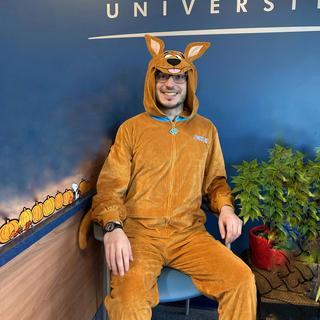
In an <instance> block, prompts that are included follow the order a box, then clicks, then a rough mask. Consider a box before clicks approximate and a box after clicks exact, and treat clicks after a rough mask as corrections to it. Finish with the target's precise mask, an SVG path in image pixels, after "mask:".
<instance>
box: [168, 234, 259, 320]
mask: <svg viewBox="0 0 320 320" xmlns="http://www.w3.org/2000/svg"><path fill="white" fill-rule="evenodd" d="M169 252H170V261H171V262H170V266H171V267H173V268H176V269H179V270H181V271H183V272H185V273H186V274H189V275H190V276H191V277H192V281H193V283H194V284H195V286H196V287H197V288H198V290H199V291H201V292H202V293H203V294H204V295H206V296H207V297H209V298H212V299H215V300H217V301H218V302H219V309H218V312H219V320H255V319H256V287H255V280H254V275H253V273H252V272H251V270H250V268H249V267H248V266H247V265H246V264H245V263H244V262H243V261H242V260H241V259H240V258H239V257H237V256H236V255H234V254H233V253H232V252H231V251H230V250H229V249H228V248H226V247H225V246H224V245H223V244H222V243H221V242H220V241H217V240H215V239H214V238H212V236H211V235H210V234H208V233H207V232H205V231H203V232H202V231H201V232H197V233H194V234H192V235H189V236H188V237H185V238H184V239H181V238H180V241H178V242H176V243H174V244H173V245H172V246H171V247H170V251H169Z"/></svg>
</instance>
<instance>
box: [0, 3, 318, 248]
mask: <svg viewBox="0 0 320 320" xmlns="http://www.w3.org/2000/svg"><path fill="white" fill-rule="evenodd" d="M138 2H139V3H140V4H141V6H142V5H143V1H138ZM216 2H217V1H216ZM107 3H109V4H110V5H111V7H112V8H114V3H118V4H119V16H118V17H117V18H115V19H110V18H108V17H107V15H106V13H105V9H106V4H107ZM133 3H134V1H127V0H126V1H125V0H123V1H106V2H105V1H83V0H81V1H74V0H66V1H61V0H60V1H59V0H58V1H55V2H52V1H51V2H49V1H43V0H42V1H40V0H26V1H23V2H21V1H17V0H12V1H10V2H5V3H4V2H3V3H1V5H0V7H1V10H0V26H1V28H0V39H1V44H0V46H1V50H0V108H1V109H0V110H1V111H0V112H1V120H0V121H1V126H0V148H1V158H0V180H1V189H2V190H1V193H0V212H1V214H2V215H5V216H10V217H15V216H17V215H18V214H19V211H17V208H16V207H14V206H13V208H12V210H11V211H10V210H8V206H4V205H3V204H4V203H5V202H6V201H9V200H10V199H15V197H24V198H28V197H29V198H30V199H33V197H34V190H35V189H39V188H45V187H46V186H47V185H48V184H50V185H54V184H55V182H58V181H61V179H63V178H64V177H68V176H72V175H73V174H74V170H75V169H77V168H78V170H80V171H81V170H82V169H81V168H82V167H83V166H84V163H87V162H88V161H89V162H92V163H93V164H96V170H97V168H99V166H100V165H101V163H102V160H103V158H104V157H105V155H106V153H107V150H108V147H109V145H110V142H111V141H112V139H113V137H114V134H115V131H116V128H117V127H118V125H119V124H120V123H121V122H122V121H123V120H125V119H126V118H128V117H130V116H132V115H134V114H136V113H138V112H142V111H143V105H142V99H143V83H144V76H145V71H146V67H147V62H148V61H149V58H150V57H149V53H148V52H147V49H146V47H145V42H144V39H143V38H130V39H105V40H90V41H89V40H88V37H91V36H100V35H113V34H127V33H138V32H141V33H149V32H163V31H175V30H195V29H215V28H218V29H221V28H254V27H294V26H319V25H320V9H319V8H317V6H319V5H318V2H317V1H316V0H315V1H301V0H300V1H299V0H298V1H297V6H296V9H295V10H292V1H291V0H287V1H284V0H281V1H280V0H278V1H273V3H274V4H275V8H274V10H273V11H271V12H266V11H264V8H265V7H267V5H266V4H265V2H264V1H262V0H261V1H253V0H251V1H250V0H248V4H247V6H246V8H247V12H239V13H237V11H236V3H237V1H235V0H234V1H231V0H229V1H222V0H221V1H220V7H219V10H220V12H219V13H218V14H210V1H205V0H201V1H199V0H198V1H194V5H193V8H192V10H191V13H190V14H189V15H187V14H186V13H185V9H184V7H183V2H182V1H168V3H167V5H168V8H167V16H163V11H162V5H163V2H162V1H146V3H147V5H148V15H147V16H146V17H143V16H142V15H141V14H139V15H138V17H134V16H133ZM185 3H186V5H187V6H189V5H190V4H191V1H185ZM112 10H113V9H112ZM163 39H164V40H165V42H166V47H167V48H172V49H180V50H181V51H183V50H184V48H185V46H186V45H187V44H188V43H189V42H192V41H210V42H212V47H211V48H210V49H209V50H208V51H207V53H206V54H205V55H204V56H203V57H202V58H201V59H199V60H198V61H196V63H195V64H196V65H197V68H198V72H199V89H198V97H199V99H200V109H199V112H200V113H201V114H202V115H204V116H207V117H208V118H210V119H212V121H213V122H214V123H215V124H216V125H217V127H218V129H219V132H220V139H221V143H222V147H223V150H224V154H225V160H226V164H227V167H228V171H229V173H231V174H233V170H232V165H233V164H236V163H239V162H241V161H242V160H244V159H245V160H250V159H252V158H255V157H258V158H265V157H266V156H267V149H268V148H269V147H271V146H272V145H273V144H274V143H275V142H279V141H282V142H283V143H285V144H289V145H291V146H294V147H297V148H300V149H301V150H303V151H305V152H307V153H309V154H312V153H313V150H314V148H315V147H318V146H319V145H320V143H319V141H320V136H319V132H320V131H319V123H320V121H319V119H320V103H319V101H320V99H319V94H320V59H319V57H320V32H296V33H286V32H285V33H263V34H240V35H239V34H238V35H237V34H226V35H203V36H179V37H163ZM92 170H93V169H92ZM83 171H85V170H84V169H83ZM83 174H84V175H88V174H89V175H90V174H94V172H89V173H88V172H87V171H86V172H83ZM21 209H22V208H21ZM210 222H211V219H210ZM0 224H1V221H0ZM213 224H214V223H213ZM210 228H211V227H210ZM245 247H246V237H245V236H244V237H243V238H242V240H241V241H239V242H238V243H237V244H236V245H235V250H236V251H237V252H238V253H239V252H241V251H242V250H243V249H244V248H245Z"/></svg>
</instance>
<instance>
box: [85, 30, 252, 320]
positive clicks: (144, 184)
mask: <svg viewBox="0 0 320 320" xmlns="http://www.w3.org/2000/svg"><path fill="white" fill-rule="evenodd" d="M146 42H147V46H148V49H149V51H150V53H151V55H152V59H151V61H150V63H149V67H148V71H147V75H146V81H145V93H144V105H145V109H146V112H145V113H141V114H139V115H137V116H135V117H133V118H131V119H129V120H127V121H125V122H124V123H123V124H122V125H121V126H120V128H119V130H118V133H117V136H116V139H115V142H114V145H113V146H112V147H111V150H110V153H109V155H108V158H107V160H106V162H105V164H104V166H103V168H102V171H101V173H100V176H99V179H98V183H97V195H96V196H95V197H94V199H93V204H92V210H91V211H90V212H89V213H88V214H87V215H86V216H85V218H84V219H83V221H82V224H81V227H80V233H79V242H80V247H81V248H85V247H86V241H87V240H86V238H87V232H88V229H89V225H90V222H91V220H94V221H97V222H98V223H100V224H101V225H103V226H104V225H106V224H107V223H108V222H110V221H120V222H121V223H122V224H123V228H124V231H125V233H126V235H127V236H128V238H129V240H130V243H131V247H132V251H133V259H134V260H133V261H132V262H131V263H130V269H129V271H128V272H127V273H126V274H125V275H124V276H123V277H121V276H119V275H113V276H112V282H111V288H112V291H111V295H110V296H108V297H106V300H105V303H106V307H107V309H108V314H109V318H110V319H111V320H122V319H123V320H131V319H141V320H147V319H151V308H152V307H153V306H155V305H156V304H157V303H158V300H159V299H158V291H157V277H158V276H159V274H160V272H161V268H162V267H163V266H164V265H167V266H170V267H172V268H176V269H179V270H182V271H183V272H185V273H187V274H189V275H190V276H191V277H192V280H193V282H194V284H195V285H196V287H197V288H198V289H199V290H200V291H201V292H203V294H205V295H206V296H208V297H211V298H214V299H217V300H218V301H219V315H220V317H219V319H221V320H253V319H255V309H256V297H255V285H254V279H253V275H252V272H251V271H250V269H249V268H248V267H247V266H246V265H245V264H244V263H243V262H242V261H241V260H240V259H239V258H238V257H236V256H235V255H234V254H233V253H232V252H231V251H230V250H228V249H227V248H226V247H225V246H223V245H222V244H221V243H220V242H219V241H216V240H215V239H213V238H212V236H211V235H209V234H208V233H207V232H206V230H205V227H204V223H205V220H206V218H205V214H204V212H203V211H202V210H201V209H200V206H201V202H202V198H203V197H207V198H208V200H209V203H210V207H211V209H212V210H213V211H215V212H217V213H219V211H220V209H221V207H222V206H224V205H229V206H232V197H231V195H230V188H229V186H228V185H227V183H226V172H225V167H224V160H223V155H222V152H221V148H220V144H219V139H218V134H217V130H216V128H215V126H214V125H213V124H212V123H211V121H209V120H208V119H206V118H204V117H202V116H200V115H198V114H197V109H198V100H197V97H196V95H195V91H196V87H197V73H196V69H195V66H194V65H193V63H192V61H194V60H195V59H197V58H199V57H200V56H201V55H202V54H203V53H204V52H205V51H206V49H207V48H208V47H209V44H208V43H202V42H196V43H191V44H189V45H188V46H187V48H186V50H185V52H184V53H181V52H179V51H172V50H169V51H164V43H163V42H162V41H161V40H160V39H158V38H156V37H152V36H146ZM157 70H160V71H161V72H163V73H167V74H172V75H177V74H183V73H185V72H186V73H187V81H188V83H187V97H186V100H185V103H184V111H183V113H182V114H180V115H179V116H178V117H176V118H175V119H174V120H173V121H171V120H170V119H169V118H168V117H166V115H165V114H164V113H163V112H162V111H161V110H160V109H159V108H158V107H157V103H156V99H155V73H156V71H157Z"/></svg>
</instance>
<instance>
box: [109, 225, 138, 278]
mask: <svg viewBox="0 0 320 320" xmlns="http://www.w3.org/2000/svg"><path fill="white" fill-rule="evenodd" d="M103 242H104V252H105V255H106V261H107V266H108V268H109V269H110V270H112V273H113V274H115V275H118V274H120V276H123V275H124V273H125V272H128V271H129V264H130V261H133V256H132V250H131V244H130V241H129V239H128V237H127V236H126V234H125V233H124V231H123V230H122V229H120V228H118V229H114V230H113V231H111V232H107V233H106V234H105V235H104V237H103Z"/></svg>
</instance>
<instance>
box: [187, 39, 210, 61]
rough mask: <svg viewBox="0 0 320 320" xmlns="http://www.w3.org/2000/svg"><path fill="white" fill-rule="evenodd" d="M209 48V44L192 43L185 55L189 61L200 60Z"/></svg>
mask: <svg viewBox="0 0 320 320" xmlns="http://www.w3.org/2000/svg"><path fill="white" fill-rule="evenodd" d="M209 47H210V43H209V42H192V43H189V44H188V45H187V47H186V50H185V51H184V55H185V57H186V58H187V59H188V60H190V61H194V60H196V59H198V58H200V57H201V56H202V55H203V54H204V53H205V52H206V51H207V49H208V48H209Z"/></svg>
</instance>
